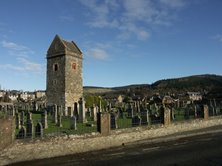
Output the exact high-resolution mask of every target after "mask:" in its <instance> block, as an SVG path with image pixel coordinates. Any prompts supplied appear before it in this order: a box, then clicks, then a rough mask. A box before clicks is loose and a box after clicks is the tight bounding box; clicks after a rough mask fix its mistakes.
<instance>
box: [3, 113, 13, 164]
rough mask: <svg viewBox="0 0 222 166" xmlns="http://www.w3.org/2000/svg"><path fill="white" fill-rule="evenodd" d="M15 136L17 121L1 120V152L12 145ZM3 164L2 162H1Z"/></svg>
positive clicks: (11, 119) (10, 119)
mask: <svg viewBox="0 0 222 166" xmlns="http://www.w3.org/2000/svg"><path fill="white" fill-rule="evenodd" d="M14 135H15V119H14V118H13V117H11V118H3V117H1V118H0V150H2V149H4V148H5V147H7V146H9V145H10V144H12V142H13V141H14ZM0 163H1V162H0Z"/></svg>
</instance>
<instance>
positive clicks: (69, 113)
mask: <svg viewBox="0 0 222 166" xmlns="http://www.w3.org/2000/svg"><path fill="white" fill-rule="evenodd" d="M68 116H69V117H72V116H73V111H72V107H68Z"/></svg>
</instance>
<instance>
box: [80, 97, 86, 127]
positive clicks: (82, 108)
mask: <svg viewBox="0 0 222 166" xmlns="http://www.w3.org/2000/svg"><path fill="white" fill-rule="evenodd" d="M78 120H79V122H80V123H85V122H86V119H85V102H84V100H83V99H82V98H80V100H79V119H78Z"/></svg>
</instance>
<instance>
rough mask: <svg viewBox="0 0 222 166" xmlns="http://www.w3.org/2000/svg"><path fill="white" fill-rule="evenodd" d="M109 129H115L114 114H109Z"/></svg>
mask: <svg viewBox="0 0 222 166" xmlns="http://www.w3.org/2000/svg"><path fill="white" fill-rule="evenodd" d="M110 127H111V129H117V128H118V125H117V116H116V115H115V114H114V113H110Z"/></svg>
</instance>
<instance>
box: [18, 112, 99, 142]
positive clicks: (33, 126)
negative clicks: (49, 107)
mask: <svg viewBox="0 0 222 166" xmlns="http://www.w3.org/2000/svg"><path fill="white" fill-rule="evenodd" d="M19 114H20V116H19V115H18V114H16V119H17V122H16V138H17V139H24V138H38V137H51V136H59V135H70V134H85V133H91V132H96V131H97V127H96V121H93V120H92V118H91V117H89V116H86V123H81V122H79V121H78V117H77V118H76V117H68V116H59V115H58V117H57V118H56V117H54V116H53V115H52V114H50V113H49V112H47V113H45V112H25V111H19ZM55 118H56V119H55Z"/></svg>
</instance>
